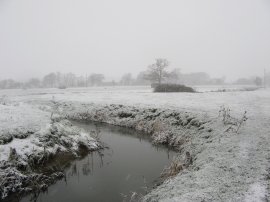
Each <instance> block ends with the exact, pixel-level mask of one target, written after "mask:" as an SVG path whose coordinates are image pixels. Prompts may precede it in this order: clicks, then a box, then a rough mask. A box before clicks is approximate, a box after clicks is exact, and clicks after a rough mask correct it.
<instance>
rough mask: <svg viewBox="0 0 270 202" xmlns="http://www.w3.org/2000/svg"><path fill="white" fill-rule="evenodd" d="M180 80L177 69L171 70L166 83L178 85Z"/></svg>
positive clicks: (179, 73)
mask: <svg viewBox="0 0 270 202" xmlns="http://www.w3.org/2000/svg"><path fill="white" fill-rule="evenodd" d="M180 78H181V71H180V69H179V68H176V69H173V70H172V71H171V72H169V73H168V76H167V81H168V82H169V83H175V84H176V83H179V82H180Z"/></svg>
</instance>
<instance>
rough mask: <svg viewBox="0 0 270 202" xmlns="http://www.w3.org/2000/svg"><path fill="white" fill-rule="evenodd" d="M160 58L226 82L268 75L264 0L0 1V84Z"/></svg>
mask: <svg viewBox="0 0 270 202" xmlns="http://www.w3.org/2000/svg"><path fill="white" fill-rule="evenodd" d="M159 57H162V58H167V59H168V60H169V61H170V63H171V64H170V67H171V68H181V70H182V72H184V73H187V72H195V71H196V72H198V71H205V72H208V73H209V74H210V75H211V76H213V77H222V76H226V77H227V78H228V79H230V80H231V79H235V78H236V77H238V76H247V77H248V76H252V75H262V73H263V69H264V68H266V69H268V70H269V71H270V0H133V1H131V0H0V79H4V78H8V77H9V78H14V79H26V78H29V77H32V76H35V77H41V76H43V75H44V74H46V73H49V72H51V71H61V72H74V73H76V74H78V75H81V74H90V73H91V72H96V73H104V74H106V75H107V77H109V78H117V77H118V76H117V75H119V74H122V73H126V72H131V73H133V74H136V73H138V72H139V71H142V70H144V69H146V67H147V66H148V65H149V64H151V63H153V61H154V59H155V58H159Z"/></svg>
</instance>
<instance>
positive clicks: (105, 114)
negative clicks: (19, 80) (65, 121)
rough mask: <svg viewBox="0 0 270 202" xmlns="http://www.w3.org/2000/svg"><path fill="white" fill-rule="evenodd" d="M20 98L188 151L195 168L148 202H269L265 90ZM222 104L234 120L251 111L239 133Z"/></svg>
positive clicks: (83, 93)
mask: <svg viewBox="0 0 270 202" xmlns="http://www.w3.org/2000/svg"><path fill="white" fill-rule="evenodd" d="M20 93H21V95H20V96H17V95H15V96H14V95H9V97H10V99H11V100H13V101H14V102H22V103H24V104H28V105H30V106H32V107H34V108H39V109H40V110H41V111H43V112H44V113H48V112H50V111H51V107H52V106H53V105H52V104H51V103H52V102H51V101H52V96H53V97H54V100H56V102H57V103H60V104H59V109H58V110H59V112H58V113H60V114H61V116H62V117H65V118H69V119H76V120H94V121H100V122H106V123H109V124H114V125H119V126H124V127H130V128H133V129H136V130H140V131H144V132H147V133H149V134H150V135H151V137H152V140H153V142H154V143H161V144H168V145H171V146H174V147H176V148H177V149H178V150H179V151H180V152H181V154H182V155H185V152H189V153H190V154H191V157H192V163H191V164H190V165H189V166H188V167H187V168H185V169H183V170H182V171H181V172H180V173H179V174H178V175H177V176H175V177H174V178H170V179H168V180H167V181H166V182H165V183H164V184H162V185H161V186H159V187H158V188H157V189H154V190H152V191H151V192H150V193H149V194H148V195H147V196H145V198H144V200H145V201H265V200H266V199H267V198H268V197H269V188H268V187H269V167H270V166H269V164H270V163H269V159H270V158H269V143H270V140H269V134H270V128H269V121H270V118H269V112H270V106H269V99H270V93H269V91H267V90H263V89H262V90H258V91H251V92H226V93H222V92H212V93H199V94H192V95H191V94H185V93H184V94H152V93H150V92H144V91H140V90H138V91H135V90H133V91H131V92H130V91H124V92H120V91H117V90H115V91H106V90H99V91H94V92H91V91H90V92H89V89H82V90H75V89H70V90H67V91H60V90H54V93H53V94H52V93H51V92H50V90H49V91H48V90H45V89H44V93H39V94H37V93H33V92H29V91H27V92H20ZM11 94H12V93H11ZM90 103H92V104H90ZM222 105H224V107H225V108H226V109H228V108H229V109H230V113H231V116H232V117H235V118H236V119H237V120H241V118H242V117H243V114H244V111H247V118H248V120H247V121H246V123H244V124H243V125H242V126H241V127H240V129H239V131H238V132H237V133H236V132H235V130H231V129H228V128H229V127H230V125H227V124H225V123H224V121H223V117H222V115H221V116H220V112H219V111H220V106H222ZM233 127H234V126H233Z"/></svg>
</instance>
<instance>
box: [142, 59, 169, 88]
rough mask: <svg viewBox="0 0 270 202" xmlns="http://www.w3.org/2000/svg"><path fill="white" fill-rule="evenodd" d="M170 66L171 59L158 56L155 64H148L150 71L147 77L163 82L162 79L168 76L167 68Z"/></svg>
mask: <svg viewBox="0 0 270 202" xmlns="http://www.w3.org/2000/svg"><path fill="white" fill-rule="evenodd" d="M168 66H169V61H168V60H167V59H163V58H158V59H156V62H155V63H154V64H151V65H149V66H148V73H147V74H146V77H145V78H146V79H147V80H150V81H152V82H157V83H158V84H161V83H162V81H163V80H164V79H165V78H166V77H167V76H168V72H167V71H166V69H167V68H168Z"/></svg>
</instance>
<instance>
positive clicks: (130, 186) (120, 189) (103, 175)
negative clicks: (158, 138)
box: [21, 122, 176, 202]
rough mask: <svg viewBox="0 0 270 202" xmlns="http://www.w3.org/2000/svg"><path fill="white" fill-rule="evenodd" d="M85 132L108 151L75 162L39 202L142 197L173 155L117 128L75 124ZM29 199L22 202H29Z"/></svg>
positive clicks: (102, 201) (94, 201)
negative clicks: (96, 135) (92, 133)
mask: <svg viewBox="0 0 270 202" xmlns="http://www.w3.org/2000/svg"><path fill="white" fill-rule="evenodd" d="M74 124H75V125H77V126H79V127H81V128H83V129H84V130H86V131H100V134H99V137H100V140H101V141H102V142H104V143H105V144H106V145H107V146H108V147H109V149H104V150H102V151H101V152H93V153H90V154H89V155H87V156H86V157H85V158H83V159H80V160H76V161H74V162H72V163H71V166H69V167H68V168H67V169H66V174H67V179H66V181H65V180H64V179H63V180H60V181H58V182H57V183H56V184H54V185H52V186H50V187H49V189H48V192H46V193H42V194H40V195H39V197H38V198H37V201H38V202H90V201H92V202H118V201H123V199H124V197H123V195H125V196H130V195H131V194H132V192H137V193H140V194H145V193H146V190H150V189H151V188H153V186H154V185H155V184H156V183H158V180H159V179H160V178H159V177H160V174H161V172H162V170H163V169H164V167H165V166H167V165H169V164H170V162H171V160H172V158H173V156H175V155H176V153H175V152H174V151H172V150H169V149H168V148H166V147H160V146H159V147H157V146H153V145H152V144H151V143H150V141H149V138H148V137H147V136H143V135H140V134H138V133H137V132H135V131H133V130H127V129H123V128H120V127H115V126H110V125H104V124H98V125H97V124H94V123H77V122H76V123H74ZM30 198H31V196H28V197H26V198H23V199H22V200H21V201H22V202H28V201H30Z"/></svg>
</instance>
